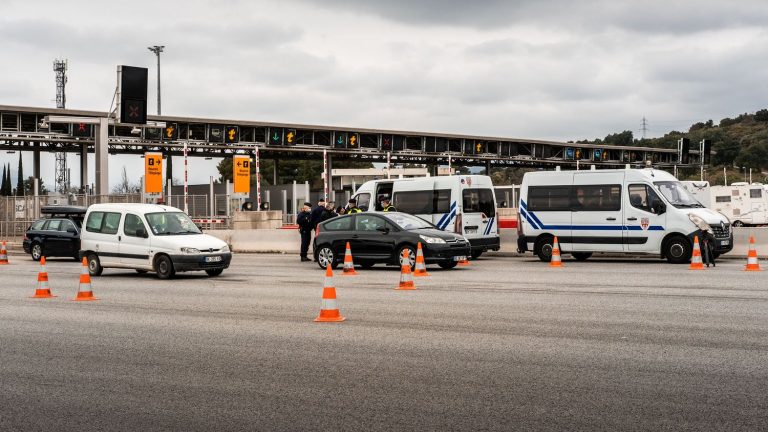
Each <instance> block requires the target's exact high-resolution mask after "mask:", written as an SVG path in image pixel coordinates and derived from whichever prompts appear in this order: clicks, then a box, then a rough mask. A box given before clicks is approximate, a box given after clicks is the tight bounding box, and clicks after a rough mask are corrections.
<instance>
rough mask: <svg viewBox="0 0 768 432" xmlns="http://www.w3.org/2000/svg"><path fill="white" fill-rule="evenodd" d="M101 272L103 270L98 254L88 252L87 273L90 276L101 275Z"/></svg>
mask: <svg viewBox="0 0 768 432" xmlns="http://www.w3.org/2000/svg"><path fill="white" fill-rule="evenodd" d="M102 272H104V267H102V266H101V261H99V256H98V255H96V254H95V253H91V254H88V273H89V274H90V275H91V276H101V273H102Z"/></svg>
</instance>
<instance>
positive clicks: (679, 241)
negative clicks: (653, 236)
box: [664, 236, 693, 264]
mask: <svg viewBox="0 0 768 432" xmlns="http://www.w3.org/2000/svg"><path fill="white" fill-rule="evenodd" d="M692 252H693V246H691V241H690V240H688V238H686V237H683V236H674V237H671V238H669V239H667V241H666V243H664V256H665V257H667V261H669V262H670V263H672V264H685V263H687V262H689V261H690V260H691V253H692Z"/></svg>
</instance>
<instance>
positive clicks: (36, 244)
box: [22, 206, 86, 261]
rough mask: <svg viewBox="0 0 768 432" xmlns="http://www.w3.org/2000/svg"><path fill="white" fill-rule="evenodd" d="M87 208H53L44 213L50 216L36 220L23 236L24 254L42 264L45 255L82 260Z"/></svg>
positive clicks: (44, 208) (44, 209)
mask: <svg viewBox="0 0 768 432" xmlns="http://www.w3.org/2000/svg"><path fill="white" fill-rule="evenodd" d="M85 211H86V208H85V207H70V206H67V207H64V206H50V207H43V208H42V209H41V211H40V212H41V213H42V214H45V215H48V217H47V218H45V219H39V220H36V221H35V222H34V223H32V225H31V226H30V227H29V229H27V232H26V233H25V234H24V242H23V243H22V245H23V247H24V252H26V253H28V254H30V255H31V256H32V259H33V260H35V261H39V260H40V258H41V257H42V256H45V257H46V258H48V257H72V258H74V259H75V260H77V261H79V259H80V256H79V254H80V230H81V227H82V222H83V215H84V214H85Z"/></svg>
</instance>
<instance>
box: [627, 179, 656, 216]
mask: <svg viewBox="0 0 768 432" xmlns="http://www.w3.org/2000/svg"><path fill="white" fill-rule="evenodd" d="M628 190H629V204H630V205H632V207H635V208H637V209H640V210H643V211H646V212H648V213H656V212H655V211H654V210H653V207H654V204H655V203H657V202H660V201H661V198H660V197H659V196H658V195H657V194H656V192H654V191H653V188H652V187H650V186H648V185H644V184H633V185H629V189H628Z"/></svg>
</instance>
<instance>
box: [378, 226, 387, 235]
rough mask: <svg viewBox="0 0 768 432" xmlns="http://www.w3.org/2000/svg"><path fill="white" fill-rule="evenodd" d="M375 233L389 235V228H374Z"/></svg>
mask: <svg viewBox="0 0 768 432" xmlns="http://www.w3.org/2000/svg"><path fill="white" fill-rule="evenodd" d="M376 231H378V232H381V233H384V234H389V227H378V228H376Z"/></svg>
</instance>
